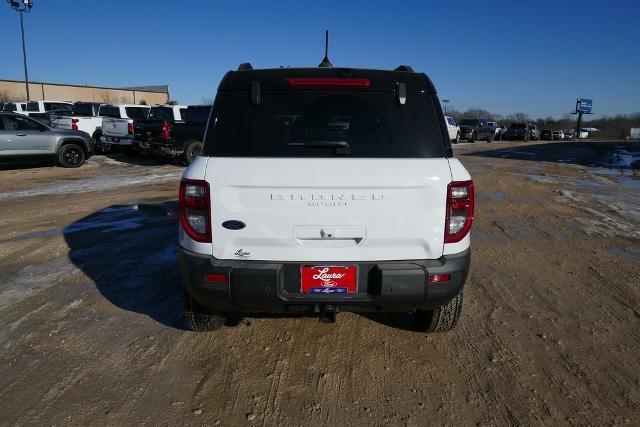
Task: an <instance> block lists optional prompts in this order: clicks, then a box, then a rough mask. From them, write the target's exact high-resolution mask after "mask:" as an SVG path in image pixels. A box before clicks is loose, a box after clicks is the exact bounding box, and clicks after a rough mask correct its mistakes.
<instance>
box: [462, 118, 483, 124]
mask: <svg viewBox="0 0 640 427" xmlns="http://www.w3.org/2000/svg"><path fill="white" fill-rule="evenodd" d="M460 124H461V125H467V126H475V125H479V124H480V120H479V119H463V120H462V121H461V122H460Z"/></svg>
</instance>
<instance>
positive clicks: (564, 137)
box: [540, 129, 575, 141]
mask: <svg viewBox="0 0 640 427" xmlns="http://www.w3.org/2000/svg"><path fill="white" fill-rule="evenodd" d="M574 138H575V132H574V131H573V130H571V129H565V130H552V129H543V130H542V132H540V139H542V140H544V141H573V139H574Z"/></svg>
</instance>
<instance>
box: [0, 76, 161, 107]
mask: <svg viewBox="0 0 640 427" xmlns="http://www.w3.org/2000/svg"><path fill="white" fill-rule="evenodd" d="M29 95H30V98H31V100H56V101H71V102H75V101H88V102H104V103H108V104H140V103H141V102H144V103H146V104H148V105H151V104H166V103H167V102H168V101H169V99H170V97H169V85H156V86H135V87H124V88H115V87H102V86H88V85H84V86H82V85H73V84H62V83H45V82H31V81H30V82H29ZM26 99H27V93H26V90H25V84H24V80H0V101H24V100H26Z"/></svg>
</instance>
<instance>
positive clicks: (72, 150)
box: [58, 144, 87, 168]
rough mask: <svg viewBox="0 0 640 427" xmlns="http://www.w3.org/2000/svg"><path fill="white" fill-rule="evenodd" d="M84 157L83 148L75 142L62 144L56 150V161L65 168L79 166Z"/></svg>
mask: <svg viewBox="0 0 640 427" xmlns="http://www.w3.org/2000/svg"><path fill="white" fill-rule="evenodd" d="M86 158H87V155H86V154H85V153H84V150H83V149H82V147H80V146H79V145H77V144H66V145H63V146H62V147H60V151H59V152H58V163H60V164H61V165H62V166H63V167H65V168H77V167H80V166H82V164H83V163H84V161H85V159H86Z"/></svg>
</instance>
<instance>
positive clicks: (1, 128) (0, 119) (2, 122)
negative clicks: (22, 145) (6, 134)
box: [0, 116, 5, 130]
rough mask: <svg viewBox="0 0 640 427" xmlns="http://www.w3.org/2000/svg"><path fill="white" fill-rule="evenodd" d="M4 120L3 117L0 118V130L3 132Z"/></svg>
mask: <svg viewBox="0 0 640 427" xmlns="http://www.w3.org/2000/svg"><path fill="white" fill-rule="evenodd" d="M4 119H5V116H0V130H5V126H4Z"/></svg>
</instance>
